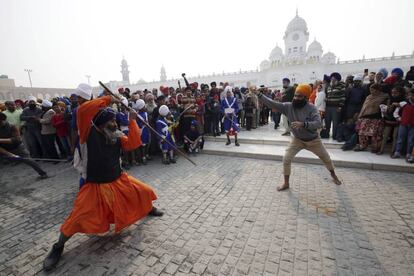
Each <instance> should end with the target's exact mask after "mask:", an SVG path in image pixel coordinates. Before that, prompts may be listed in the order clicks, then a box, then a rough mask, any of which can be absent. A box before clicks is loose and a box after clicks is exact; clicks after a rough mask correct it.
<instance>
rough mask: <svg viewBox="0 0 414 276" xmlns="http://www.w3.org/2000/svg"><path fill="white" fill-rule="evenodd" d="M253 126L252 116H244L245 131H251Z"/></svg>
mask: <svg viewBox="0 0 414 276" xmlns="http://www.w3.org/2000/svg"><path fill="white" fill-rule="evenodd" d="M252 125H253V117H252V116H246V129H247V130H251V129H252Z"/></svg>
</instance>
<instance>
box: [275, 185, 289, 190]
mask: <svg viewBox="0 0 414 276" xmlns="http://www.w3.org/2000/svg"><path fill="white" fill-rule="evenodd" d="M286 189H289V184H286V183H285V184H283V185H281V186H279V187H277V190H278V191H279V192H280V191H283V190H286Z"/></svg>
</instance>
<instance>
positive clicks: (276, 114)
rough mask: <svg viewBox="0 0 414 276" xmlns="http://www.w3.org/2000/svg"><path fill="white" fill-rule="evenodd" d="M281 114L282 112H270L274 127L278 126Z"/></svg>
mask: <svg viewBox="0 0 414 276" xmlns="http://www.w3.org/2000/svg"><path fill="white" fill-rule="evenodd" d="M281 115H282V113H280V112H272V118H273V122H274V123H275V129H276V128H278V127H279V124H280V117H281Z"/></svg>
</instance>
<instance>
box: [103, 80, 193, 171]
mask: <svg viewBox="0 0 414 276" xmlns="http://www.w3.org/2000/svg"><path fill="white" fill-rule="evenodd" d="M99 84H100V85H101V86H102V87H103V88H104V89H105V90H106V92H108V93H109V94H111V96H112V97H114V98H116V99H118V100H121V99H120V98H119V97H118V96H117V95H115V94H114V93H113V92H112V91H111V90H110V89H109V88H108V87H106V85H105V84H103V83H102V82H101V81H99ZM120 104H121V105H122V106H124V107H125V108H126V109H127V110H128V111H130V112H134V113H136V112H135V110H133V109H132V108H130V107H129V106H127V105H125V104H124V103H122V102H121V101H120ZM137 118H138V119H139V120H140V121H141V122H142V123H143V124H144V125H145V126H146V127H148V129H150V130H151V131H152V132H153V133H154V134H155V135H156V136H158V138H160V139H161V140H163V141H164V142H166V143H167V144H168V145H169V146H170V147H172V148H173V149H174V150H176V151H177V153H178V154H179V155H181V156H182V157H184V158H185V159H187V160H188V161H189V162H190V163H191V164H193V165H194V166H197V164H196V163H195V162H194V161H193V160H191V158H190V157H188V156H187V154H185V153H184V152H182V151H181V150H179V149H178V148H177V147H176V146H175V145H173V144H172V143H171V142H170V141H168V140H167V139H164V138H163V137H162V136H161V135H160V134H159V133H158V132H157V131H156V130H155V129H154V128H153V127H152V126H150V125H149V124H148V123H147V122H146V121H145V120H144V118H142V117H141V116H140V115H139V114H137Z"/></svg>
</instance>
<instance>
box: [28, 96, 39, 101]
mask: <svg viewBox="0 0 414 276" xmlns="http://www.w3.org/2000/svg"><path fill="white" fill-rule="evenodd" d="M27 100H28V101H29V102H30V101H35V102H36V101H37V99H36V97H35V96H29V98H28V99H27Z"/></svg>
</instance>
